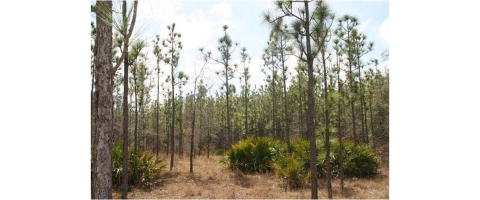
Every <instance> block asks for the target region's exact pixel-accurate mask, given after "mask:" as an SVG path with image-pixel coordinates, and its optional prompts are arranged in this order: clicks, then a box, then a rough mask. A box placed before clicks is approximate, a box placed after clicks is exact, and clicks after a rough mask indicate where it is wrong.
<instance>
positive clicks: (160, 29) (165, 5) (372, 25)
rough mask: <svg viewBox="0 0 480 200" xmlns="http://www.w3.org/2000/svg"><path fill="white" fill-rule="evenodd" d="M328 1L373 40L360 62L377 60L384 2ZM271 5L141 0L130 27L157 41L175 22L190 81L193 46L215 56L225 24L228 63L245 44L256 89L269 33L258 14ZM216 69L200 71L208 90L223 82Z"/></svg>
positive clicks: (238, 0) (383, 35) (382, 45)
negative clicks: (233, 45) (353, 18)
mask: <svg viewBox="0 0 480 200" xmlns="http://www.w3.org/2000/svg"><path fill="white" fill-rule="evenodd" d="M327 3H328V4H329V5H330V7H331V10H332V11H334V13H335V15H336V16H337V17H341V16H343V15H344V14H350V15H353V16H356V17H357V18H358V19H359V22H360V25H359V26H358V28H359V30H360V31H361V32H362V33H364V34H365V35H367V40H368V41H373V42H374V43H375V45H374V50H373V51H372V52H370V53H368V54H367V55H366V56H365V58H364V61H365V62H366V61H368V60H370V58H380V55H381V53H382V52H383V51H384V50H385V49H388V48H389V32H388V27H389V20H388V17H389V2H388V1H358V0H357V1H338V0H330V1H327ZM300 5H301V4H300ZM312 5H313V3H312ZM273 9H274V4H273V1H271V0H207V1H205V0H170V1H159V0H140V1H139V10H138V16H137V17H138V18H137V19H138V20H137V23H136V25H135V30H137V31H139V32H138V34H136V35H138V36H137V37H136V38H135V39H142V40H146V41H148V42H150V41H152V40H153V39H154V38H155V35H156V34H159V35H160V38H161V39H165V36H166V35H167V33H168V30H167V25H171V24H172V23H175V25H176V31H177V32H179V33H181V34H182V38H181V41H182V45H183V49H182V50H181V52H180V61H179V68H178V70H179V71H183V72H185V73H186V74H187V75H188V76H189V77H190V80H192V81H193V77H195V70H193V67H194V66H195V65H196V66H197V67H200V66H201V65H203V62H204V61H203V57H202V55H201V53H200V52H199V50H198V49H199V48H201V47H203V48H205V50H210V51H212V52H213V56H214V57H218V56H219V54H218V52H217V50H216V46H217V41H218V39H219V38H220V37H221V36H223V29H222V26H223V25H228V27H229V28H228V30H227V33H228V34H229V35H230V37H231V38H232V40H233V41H234V42H238V43H239V45H238V47H237V48H236V50H235V52H234V53H233V58H232V62H231V63H236V64H239V63H240V49H241V48H243V47H245V48H246V49H247V53H248V54H249V56H250V57H251V62H250V73H251V79H250V80H251V85H252V87H251V88H252V89H253V88H254V87H255V86H256V87H257V88H258V87H259V86H260V85H264V83H265V75H264V74H263V73H262V72H261V68H262V65H263V61H262V59H261V57H262V53H263V49H264V48H265V47H266V43H267V41H268V36H269V33H270V28H269V25H268V24H266V23H263V22H262V12H264V11H269V10H270V11H272V10H273ZM335 25H336V23H334V26H335ZM152 48H153V44H152V43H151V42H150V43H149V46H148V47H147V49H146V51H148V52H149V57H150V58H151V59H150V63H148V64H147V65H148V66H149V67H151V69H153V67H155V66H156V63H155V61H154V60H155V59H153V54H152V53H151V52H152ZM296 63H297V59H296V58H295V57H293V56H291V57H289V58H288V60H287V65H288V66H289V71H290V72H291V73H292V74H293V76H294V75H295V74H296V73H295V71H294V67H295V66H296ZM382 64H383V63H381V64H380V66H382ZM163 67H164V68H163V72H165V74H164V75H163V76H162V77H161V79H160V81H164V80H165V79H166V75H167V74H169V73H170V70H169V66H165V65H163ZM161 68H162V66H161ZM221 69H222V66H221V65H207V67H206V69H205V72H204V76H205V79H207V80H209V81H206V82H207V83H210V84H213V90H212V92H213V91H216V90H218V88H219V87H220V85H221V84H222V83H223V80H222V79H220V77H218V76H217V75H216V74H215V72H217V71H220V70H221ZM197 72H198V71H197ZM240 73H241V69H240V67H239V68H238V70H237V73H236V77H235V78H234V79H233V81H232V83H233V84H234V85H236V88H237V93H238V92H240V91H241V90H240V84H239V79H238V77H239V76H240ZM192 81H190V82H189V84H188V85H187V86H184V87H183V88H184V89H185V91H186V92H188V91H191V88H192V87H193V84H192ZM288 85H289V83H288ZM288 85H287V86H288ZM163 92H164V91H163ZM154 93H156V91H152V94H154Z"/></svg>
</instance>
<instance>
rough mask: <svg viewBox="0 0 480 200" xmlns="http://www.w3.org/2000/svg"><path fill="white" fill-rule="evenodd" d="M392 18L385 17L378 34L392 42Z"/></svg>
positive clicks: (384, 39)
mask: <svg viewBox="0 0 480 200" xmlns="http://www.w3.org/2000/svg"><path fill="white" fill-rule="evenodd" d="M389 19H390V18H387V19H385V21H383V23H382V25H380V28H379V29H380V32H379V33H378V36H379V37H380V39H381V40H383V41H385V42H387V43H389V42H390V20H389Z"/></svg>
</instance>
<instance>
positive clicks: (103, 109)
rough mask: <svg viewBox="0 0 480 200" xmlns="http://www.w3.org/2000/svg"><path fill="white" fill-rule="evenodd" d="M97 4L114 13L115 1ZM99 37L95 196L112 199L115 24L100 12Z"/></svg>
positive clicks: (98, 21) (108, 12) (97, 50)
mask: <svg viewBox="0 0 480 200" xmlns="http://www.w3.org/2000/svg"><path fill="white" fill-rule="evenodd" d="M96 6H97V7H102V8H105V10H104V12H105V15H107V16H108V15H111V13H112V2H111V1H98V2H97V5H96ZM96 24H97V37H96V42H95V44H96V45H97V48H96V56H95V67H96V73H95V76H96V77H95V80H96V82H95V89H96V91H97V97H98V98H97V101H98V106H97V112H96V113H95V127H96V137H95V143H94V169H93V183H92V185H93V197H92V198H94V199H111V198H112V167H113V166H112V164H113V163H112V149H113V141H112V135H113V134H112V129H111V127H112V102H113V95H112V88H113V86H112V85H111V79H112V73H111V72H110V70H111V69H112V60H111V59H112V27H111V26H109V25H108V24H107V23H106V22H105V21H103V20H102V19H101V17H99V16H98V14H97V19H96Z"/></svg>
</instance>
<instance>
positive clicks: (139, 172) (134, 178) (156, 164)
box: [112, 143, 166, 186]
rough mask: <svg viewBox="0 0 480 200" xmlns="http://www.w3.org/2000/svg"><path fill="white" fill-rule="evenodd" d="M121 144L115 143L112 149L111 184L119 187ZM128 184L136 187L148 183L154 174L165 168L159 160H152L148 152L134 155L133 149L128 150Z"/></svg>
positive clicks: (120, 182) (121, 158)
mask: <svg viewBox="0 0 480 200" xmlns="http://www.w3.org/2000/svg"><path fill="white" fill-rule="evenodd" d="M122 148H123V147H122V144H121V143H115V144H114V148H113V172H112V173H113V174H112V176H113V184H114V185H115V186H119V185H121V184H122V173H123V168H122V162H123V149H122ZM128 155H129V156H128V170H129V173H128V179H129V180H128V184H129V185H137V184H138V183H146V182H149V181H150V180H151V179H152V178H153V177H154V175H155V174H157V173H159V172H160V171H161V170H162V169H164V168H166V166H165V164H162V162H163V161H162V160H161V159H157V158H154V155H153V154H152V153H149V152H139V151H138V152H137V153H136V154H135V153H134V151H133V149H132V148H130V149H129V150H128Z"/></svg>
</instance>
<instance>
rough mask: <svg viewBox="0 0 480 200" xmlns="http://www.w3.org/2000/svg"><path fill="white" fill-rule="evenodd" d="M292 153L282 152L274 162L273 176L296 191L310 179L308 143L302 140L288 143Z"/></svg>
mask: <svg viewBox="0 0 480 200" xmlns="http://www.w3.org/2000/svg"><path fill="white" fill-rule="evenodd" d="M290 147H291V149H292V153H291V154H290V155H289V154H288V152H286V151H283V152H282V154H281V155H280V156H279V157H278V159H277V160H276V161H275V162H274V171H275V174H276V175H278V176H280V177H281V178H282V179H283V180H284V181H285V182H286V184H287V185H288V187H289V188H291V189H296V188H299V187H301V186H303V184H304V183H305V182H308V179H309V177H310V171H309V170H310V143H309V141H308V140H304V139H294V140H291V141H290Z"/></svg>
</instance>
